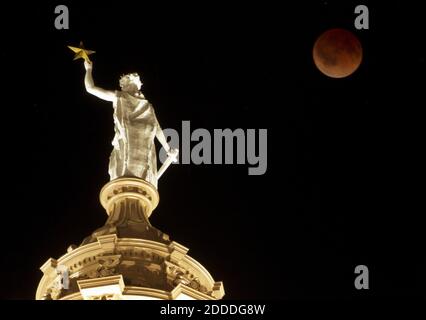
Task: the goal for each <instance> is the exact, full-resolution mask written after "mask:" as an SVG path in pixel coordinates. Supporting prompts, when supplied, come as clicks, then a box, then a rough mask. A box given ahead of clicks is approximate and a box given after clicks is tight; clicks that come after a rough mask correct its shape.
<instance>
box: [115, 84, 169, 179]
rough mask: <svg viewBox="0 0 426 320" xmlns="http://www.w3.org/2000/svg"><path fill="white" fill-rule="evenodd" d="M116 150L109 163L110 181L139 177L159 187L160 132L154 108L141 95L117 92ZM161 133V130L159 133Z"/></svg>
mask: <svg viewBox="0 0 426 320" xmlns="http://www.w3.org/2000/svg"><path fill="white" fill-rule="evenodd" d="M116 95H117V99H116V101H114V103H113V106H114V125H115V136H114V139H113V141H112V145H113V146H114V149H113V151H112V153H111V156H110V161H109V175H110V178H111V180H113V179H116V178H119V177H137V178H141V179H144V180H145V181H147V182H149V183H151V184H152V185H154V186H155V187H157V154H156V150H155V144H154V139H155V136H156V133H157V130H158V129H159V124H158V121H157V117H156V116H155V112H154V108H153V107H152V105H151V104H150V103H149V102H148V101H147V100H146V99H145V98H144V97H143V95H141V96H140V97H134V96H132V95H130V94H128V93H126V92H123V91H116ZM160 130H161V129H160Z"/></svg>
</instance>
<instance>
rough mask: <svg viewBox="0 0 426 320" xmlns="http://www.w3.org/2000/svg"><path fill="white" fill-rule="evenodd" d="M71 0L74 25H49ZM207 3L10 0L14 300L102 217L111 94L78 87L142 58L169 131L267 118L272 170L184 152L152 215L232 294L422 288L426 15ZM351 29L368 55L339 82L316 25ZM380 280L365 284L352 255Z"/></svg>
mask: <svg viewBox="0 0 426 320" xmlns="http://www.w3.org/2000/svg"><path fill="white" fill-rule="evenodd" d="M59 4H66V5H67V6H68V8H69V12H70V29H69V30H56V29H55V27H54V19H55V17H56V15H55V14H54V8H55V6H56V5H59ZM358 4H361V3H359V2H352V1H345V4H341V1H311V2H308V1H297V2H296V1H292V2H283V4H280V5H272V4H266V3H263V2H254V3H253V4H244V5H243V4H241V5H233V6H230V5H229V4H218V3H214V2H211V3H207V2H206V3H204V2H203V3H202V4H201V3H200V4H198V5H194V4H192V5H189V4H182V3H179V4H175V5H173V6H171V5H170V4H168V3H166V2H160V3H157V5H156V6H153V5H152V3H146V2H145V1H137V2H136V1H128V2H124V1H120V2H114V3H110V4H107V3H105V2H99V3H95V2H90V3H86V4H82V3H80V4H77V3H76V2H74V1H73V2H65V3H53V4H39V3H37V4H32V5H29V4H20V5H16V6H14V7H8V6H6V5H4V6H3V7H2V17H3V18H2V20H1V31H2V42H3V44H2V50H1V59H2V62H3V63H2V68H3V77H2V78H3V81H4V83H5V85H4V86H3V88H4V90H5V91H4V92H3V95H4V96H3V99H2V100H3V101H2V128H3V137H2V146H3V148H2V153H1V154H2V157H1V158H2V171H3V174H2V177H3V179H2V180H3V181H2V183H3V186H4V187H3V188H2V190H3V191H2V209H1V215H2V219H3V223H2V227H3V228H2V244H3V250H2V255H1V256H2V263H1V266H2V269H3V270H2V274H3V275H7V276H5V277H4V278H3V280H2V288H1V290H0V294H1V297H2V298H4V299H33V298H34V296H35V291H36V288H37V285H38V281H39V280H40V279H41V276H42V273H41V272H40V271H39V267H40V266H41V265H42V264H43V263H44V262H45V261H46V260H47V259H48V258H49V257H54V258H59V257H60V256H61V255H63V254H64V253H65V252H66V248H67V247H68V246H69V245H70V244H72V243H74V244H79V243H80V242H81V240H82V239H83V238H84V237H86V236H87V235H89V234H90V233H91V232H92V231H93V230H95V229H96V228H98V227H100V226H101V225H103V223H104V222H105V220H106V214H105V212H104V210H103V209H102V207H101V205H100V204H99V201H98V194H99V191H100V189H101V188H102V186H103V185H104V184H105V183H106V182H107V181H108V179H109V177H108V174H107V167H108V157H109V154H110V152H111V144H110V143H111V139H112V137H113V122H112V108H111V106H110V104H109V103H107V102H103V101H101V100H98V99H97V98H95V97H93V96H91V95H89V94H87V93H86V92H85V90H84V85H83V75H84V68H83V64H82V61H81V60H79V61H72V57H73V55H72V52H71V51H69V49H68V48H66V45H78V43H79V42H80V41H81V40H83V41H84V43H85V45H86V47H87V48H89V49H93V50H96V54H94V55H93V56H92V60H93V61H94V79H95V83H96V84H97V85H98V86H100V87H103V88H106V89H111V90H113V89H117V88H118V78H119V76H120V75H121V74H123V73H127V72H139V73H140V74H141V77H142V80H143V82H144V86H143V88H142V91H143V93H144V94H145V96H146V97H147V99H148V100H150V101H151V102H152V104H153V105H154V107H155V109H156V113H157V116H158V118H159V121H160V123H161V125H162V127H163V128H174V129H176V130H178V131H179V132H180V127H181V122H182V121H183V120H190V121H191V127H192V129H195V128H206V129H208V130H209V131H211V132H213V129H215V128H223V129H224V128H231V129H236V128H243V129H248V128H256V129H259V128H266V129H268V169H267V172H266V174H265V175H262V176H249V175H248V165H247V166H246V165H200V166H196V165H174V166H172V167H171V168H170V169H169V170H168V171H167V172H166V174H165V175H164V177H163V178H162V179H161V180H160V182H159V190H160V196H161V201H160V204H159V207H158V208H157V209H156V211H155V212H154V214H153V216H152V218H151V222H152V224H153V225H154V226H155V227H157V228H159V229H160V230H162V231H164V232H166V233H167V234H169V235H170V236H171V238H172V239H173V240H175V241H177V242H179V243H181V244H183V245H185V246H187V247H189V248H190V251H189V254H190V255H191V256H192V257H194V258H195V259H196V260H198V261H199V262H200V263H201V264H203V265H204V266H205V267H206V268H207V270H209V271H210V273H211V274H212V276H213V277H214V279H215V280H217V281H219V280H222V281H223V282H224V285H225V291H226V296H225V298H226V299H245V298H249V299H257V298H263V299H264V298H273V299H323V298H357V297H369V298H375V297H383V296H424V285H425V276H424V270H425V261H424V252H425V250H424V231H423V230H424V224H422V223H421V222H422V219H421V218H422V215H424V205H423V204H422V203H420V201H419V200H421V199H422V197H423V192H421V191H420V190H422V189H423V188H422V187H421V186H423V181H424V179H423V178H422V174H421V170H420V169H419V168H420V164H421V163H422V161H421V158H420V157H421V155H422V154H423V152H422V150H423V149H424V144H423V139H422V134H423V131H424V130H423V126H422V125H423V117H422V115H423V112H422V111H423V108H424V105H425V103H424V98H423V91H424V89H425V81H424V78H425V49H424V39H425V35H424V30H425V28H424V22H423V21H424V18H423V16H422V11H421V10H420V9H419V8H416V7H414V6H413V5H410V4H407V3H406V2H402V1H401V2H399V3H398V2H397V3H391V4H389V3H387V2H386V3H385V2H380V4H378V3H377V2H376V4H373V3H370V2H363V4H367V5H368V7H369V9H370V29H369V30H356V29H355V28H354V23H353V22H354V18H355V16H356V15H355V14H354V8H355V6H356V5H358ZM335 27H340V28H346V29H348V30H351V31H352V32H354V33H355V34H356V35H357V36H358V37H359V39H360V41H361V43H362V46H363V50H364V60H363V62H362V65H361V66H360V68H359V69H358V70H357V72H356V73H354V74H353V75H352V76H350V77H348V78H344V79H331V78H328V77H326V76H324V75H322V74H321V73H320V72H319V71H318V70H317V69H316V68H315V66H314V64H313V61H312V46H313V44H314V42H315V40H316V38H317V37H318V36H319V35H320V34H321V33H322V32H324V31H325V30H327V29H330V28H335ZM359 264H364V265H367V266H368V267H369V270H370V287H371V289H370V290H362V291H358V290H356V289H355V287H354V279H355V275H354V269H355V266H357V265H359Z"/></svg>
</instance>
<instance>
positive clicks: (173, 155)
mask: <svg viewBox="0 0 426 320" xmlns="http://www.w3.org/2000/svg"><path fill="white" fill-rule="evenodd" d="M178 155H179V149H174V148H170V150H169V152H167V156H169V157H170V158H172V159H173V162H177V161H178Z"/></svg>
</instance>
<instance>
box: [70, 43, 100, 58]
mask: <svg viewBox="0 0 426 320" xmlns="http://www.w3.org/2000/svg"><path fill="white" fill-rule="evenodd" d="M68 48H70V49H71V50H72V51H74V52H75V56H74V59H73V60H77V59H80V58H81V59H84V60H85V61H87V62H91V61H90V59H89V55H91V54H92V53H95V51H92V50H87V49H85V48H84V45H83V42H82V41H80V46H79V47H71V46H68Z"/></svg>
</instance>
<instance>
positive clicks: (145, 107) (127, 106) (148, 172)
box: [84, 60, 178, 187]
mask: <svg viewBox="0 0 426 320" xmlns="http://www.w3.org/2000/svg"><path fill="white" fill-rule="evenodd" d="M84 67H85V68H86V76H85V78H84V84H85V86H86V90H87V92H89V93H91V94H93V95H95V96H96V97H98V98H100V99H103V100H106V101H111V102H112V104H113V107H114V125H115V128H114V129H115V136H114V139H113V141H112V145H113V146H114V149H113V151H112V153H111V157H110V161H109V175H110V178H111V180H113V179H116V178H119V177H137V178H141V179H144V180H145V181H147V182H149V183H151V184H152V185H154V186H155V187H157V154H156V151H155V144H154V139H155V138H157V139H158V140H159V141H160V143H161V145H162V146H163V148H164V150H165V151H166V152H167V154H168V156H170V157H176V156H177V153H178V150H177V149H172V148H171V147H170V146H169V144H168V143H167V141H166V138H165V136H164V133H163V131H162V130H161V127H160V125H159V123H158V120H157V117H156V116H155V112H154V108H153V107H152V105H151V104H150V103H149V102H148V100H146V99H145V97H144V95H143V94H142V93H141V92H140V88H141V86H142V82H141V80H140V78H139V75H138V74H137V73H131V74H127V75H124V76H122V77H121V79H120V87H121V90H116V91H108V90H104V89H102V88H98V87H96V86H95V84H94V82H93V77H92V69H93V63H92V62H88V61H87V60H85V61H84Z"/></svg>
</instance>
